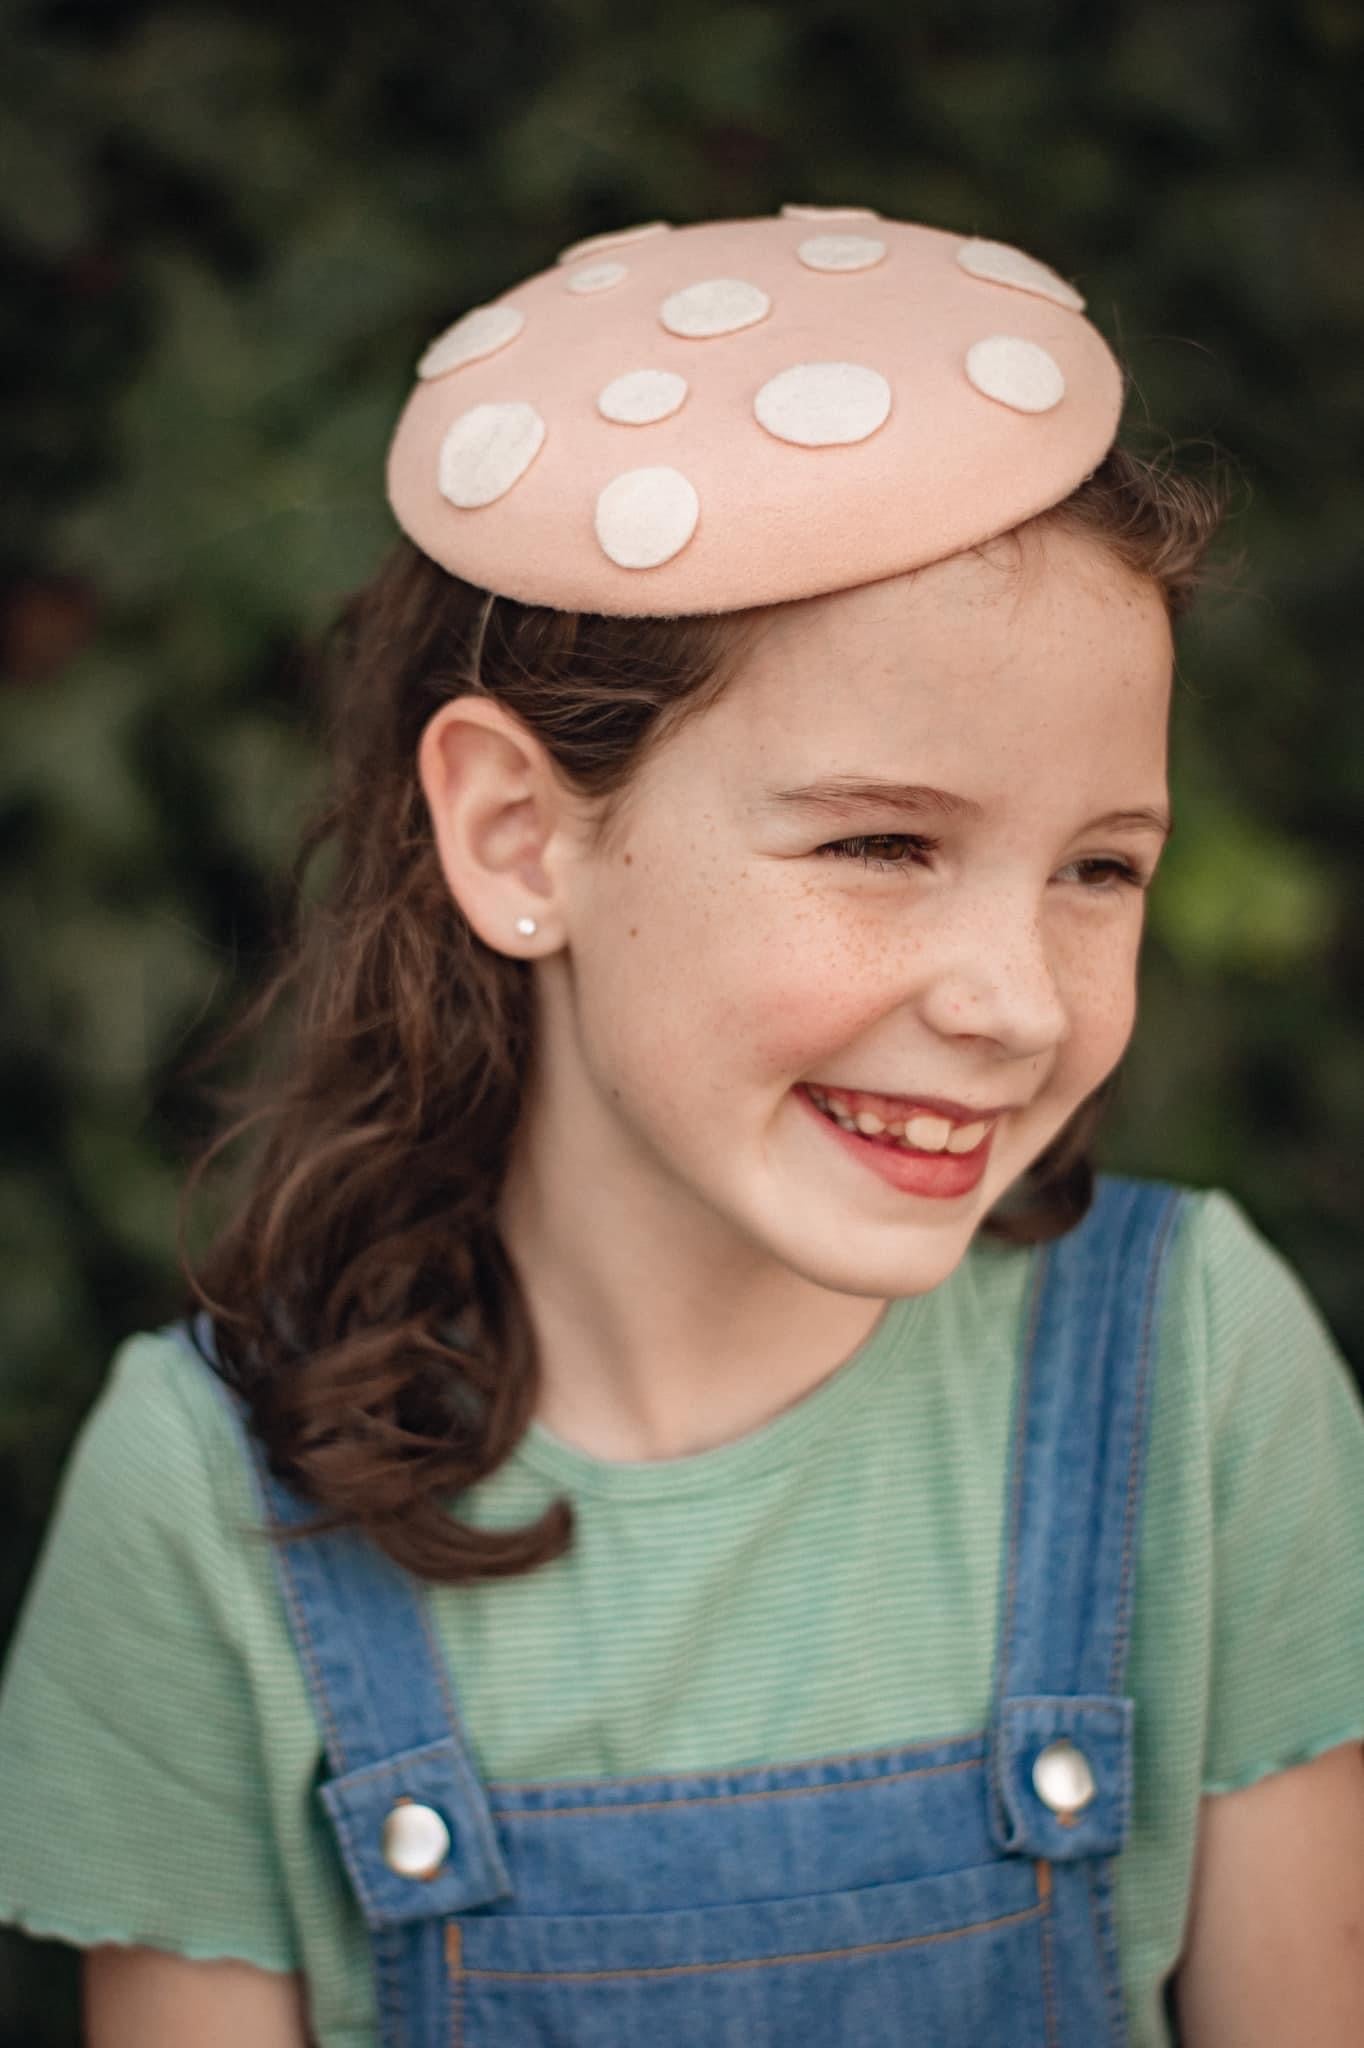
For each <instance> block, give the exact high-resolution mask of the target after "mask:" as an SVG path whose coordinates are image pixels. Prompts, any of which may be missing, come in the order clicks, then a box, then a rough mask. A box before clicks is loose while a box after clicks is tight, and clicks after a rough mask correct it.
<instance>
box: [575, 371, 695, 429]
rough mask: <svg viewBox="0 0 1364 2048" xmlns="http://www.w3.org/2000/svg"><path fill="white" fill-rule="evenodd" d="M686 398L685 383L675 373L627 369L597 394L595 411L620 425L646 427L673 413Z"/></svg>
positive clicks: (684, 379) (684, 380)
mask: <svg viewBox="0 0 1364 2048" xmlns="http://www.w3.org/2000/svg"><path fill="white" fill-rule="evenodd" d="M686 395H687V380H686V378H685V377H679V376H678V374H677V372H676V370H627V371H626V373H625V375H624V376H623V377H617V378H616V379H615V380H614V381H613V382H612V383H610V384H608V385H607V387H606V389H605V390H604V391H599V392H598V393H597V411H598V412H599V413H600V414H601V416H602V418H603V419H607V420H617V421H619V422H620V424H621V425H622V426H631V427H647V426H652V424H653V422H654V421H655V420H666V419H667V417H668V415H669V414H670V413H674V412H676V411H677V408H678V407H679V405H681V403H682V401H683V399H684V398H685V397H686Z"/></svg>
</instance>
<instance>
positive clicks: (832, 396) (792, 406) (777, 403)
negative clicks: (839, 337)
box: [753, 363, 890, 448]
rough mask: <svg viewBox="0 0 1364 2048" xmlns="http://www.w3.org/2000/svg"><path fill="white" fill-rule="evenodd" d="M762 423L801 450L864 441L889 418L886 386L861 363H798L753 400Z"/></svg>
mask: <svg viewBox="0 0 1364 2048" xmlns="http://www.w3.org/2000/svg"><path fill="white" fill-rule="evenodd" d="M753 410H754V412H755V413H756V414H757V416H758V420H759V422H760V424H761V425H762V426H764V427H766V429H767V431H768V433H769V434H775V435H776V437H777V439H778V440H779V441H795V442H798V443H799V445H800V446H801V447H803V448H828V447H832V446H834V445H835V444H836V443H838V442H847V441H865V440H866V439H867V437H868V435H869V434H874V433H875V432H876V430H877V428H878V427H880V426H883V425H884V423H885V421H886V420H887V419H888V418H889V416H890V386H889V384H888V383H887V382H886V380H885V378H884V377H883V376H882V375H881V373H880V371H879V370H869V369H867V368H866V367H865V366H864V365H863V364H861V363H797V364H796V365H795V366H794V368H792V369H790V370H782V371H781V372H780V373H779V374H778V375H777V376H775V377H770V378H769V379H768V381H767V383H766V384H764V385H763V387H762V389H761V390H760V391H759V392H758V394H757V396H756V397H755V399H754V400H753Z"/></svg>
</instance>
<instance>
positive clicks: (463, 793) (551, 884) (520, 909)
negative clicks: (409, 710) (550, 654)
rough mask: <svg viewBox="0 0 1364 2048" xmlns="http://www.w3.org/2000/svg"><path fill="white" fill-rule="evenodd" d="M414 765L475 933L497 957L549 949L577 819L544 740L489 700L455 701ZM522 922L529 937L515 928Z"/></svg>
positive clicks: (453, 887) (455, 891)
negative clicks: (562, 865) (527, 921)
mask: <svg viewBox="0 0 1364 2048" xmlns="http://www.w3.org/2000/svg"><path fill="white" fill-rule="evenodd" d="M417 767H418V773H419V774H420V776H421V784H422V789H423V791H424V792H425V796H426V803H427V808H428V809H429V811H430V813H431V824H432V828H433V831H434V834H435V841H436V851H437V855H438V857H439V859H440V864H441V871H442V873H443V874H444V876H445V879H446V882H447V884H448V885H449V889H450V894H451V895H452V896H453V897H454V899H455V901H456V903H457V904H458V905H459V907H460V909H461V910H462V911H463V912H464V915H465V916H466V917H467V918H468V920H469V923H470V924H471V925H472V926H473V928H474V930H475V931H476V932H477V933H478V936H479V937H480V938H481V939H482V940H483V942H484V944H485V945H487V946H491V947H493V948H494V950H495V951H497V952H499V953H515V954H517V955H526V954H536V955H543V954H545V953H552V952H555V951H556V950H557V949H558V947H559V946H560V945H561V944H562V943H563V933H562V929H561V923H562V920H561V917H560V915H559V910H560V906H559V903H558V901H557V895H558V891H557V889H556V874H557V871H558V867H559V860H560V857H561V856H562V855H563V853H565V852H566V850H567V847H568V843H569V841H570V839H571V838H572V836H573V824H574V818H573V815H572V812H571V808H570V800H569V797H568V794H567V792H566V791H565V789H564V787H563V784H562V783H561V782H560V780H559V778H558V777H557V776H556V775H555V773H554V769H553V764H552V763H551V761H550V757H549V754H548V752H547V751H546V749H545V747H544V745H543V744H542V742H541V741H540V740H538V739H537V738H536V737H535V735H534V733H532V732H530V731H529V730H528V729H527V728H526V727H525V726H524V725H522V724H521V722H520V721H519V720H518V719H516V718H515V717H513V716H512V714H511V713H510V712H509V711H507V710H505V709H504V708H503V706H502V705H500V704H498V703H496V702H495V701H493V700H492V699H490V698H487V697H472V696H471V697H456V698H453V699H452V700H451V701H450V702H449V703H448V704H442V706H441V708H440V710H439V711H437V712H436V713H435V715H434V717H432V718H431V719H430V720H429V721H428V723H427V726H426V730H425V731H424V732H423V734H422V736H421V742H420V745H419V747H418V750H417ZM524 917H530V918H534V920H535V923H536V926H537V930H536V931H535V933H534V934H533V935H532V936H523V935H522V934H521V933H519V932H518V931H517V928H516V925H517V919H518V918H524Z"/></svg>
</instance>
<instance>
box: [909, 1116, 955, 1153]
mask: <svg viewBox="0 0 1364 2048" xmlns="http://www.w3.org/2000/svg"><path fill="white" fill-rule="evenodd" d="M951 1135H952V1125H951V1123H950V1121H949V1119H948V1118H947V1117H945V1116H912V1117H911V1118H910V1119H909V1122H908V1123H907V1124H906V1125H905V1137H906V1138H907V1140H908V1141H909V1143H910V1144H911V1145H912V1146H913V1147H914V1149H915V1151H916V1152H942V1151H945V1150H946V1147H947V1141H948V1139H949V1138H950V1137H951Z"/></svg>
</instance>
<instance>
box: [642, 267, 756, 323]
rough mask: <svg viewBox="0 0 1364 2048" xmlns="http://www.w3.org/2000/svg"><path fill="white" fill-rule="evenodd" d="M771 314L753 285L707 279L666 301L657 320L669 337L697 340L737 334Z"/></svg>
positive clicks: (719, 278)
mask: <svg viewBox="0 0 1364 2048" xmlns="http://www.w3.org/2000/svg"><path fill="white" fill-rule="evenodd" d="M771 310H772V301H771V299H769V298H768V296H767V293H766V292H765V291H761V290H760V289H759V288H758V286H757V285H756V284H745V283H744V282H743V280H742V279H741V278H737V277H708V278H706V279H704V281H703V282H702V283H700V284H689V285H684V286H683V288H682V290H681V291H680V292H674V293H673V294H672V297H671V298H667V299H665V300H664V301H663V304H662V306H661V308H660V309H659V318H660V320H662V322H663V325H664V326H665V327H666V328H667V330H668V332H669V333H670V334H685V335H688V336H691V337H700V336H703V335H708V334H736V333H737V332H738V330H739V329H740V328H741V327H752V325H753V324H754V322H755V321H757V320H765V319H766V317H767V315H768V314H769V313H770V312H771Z"/></svg>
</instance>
